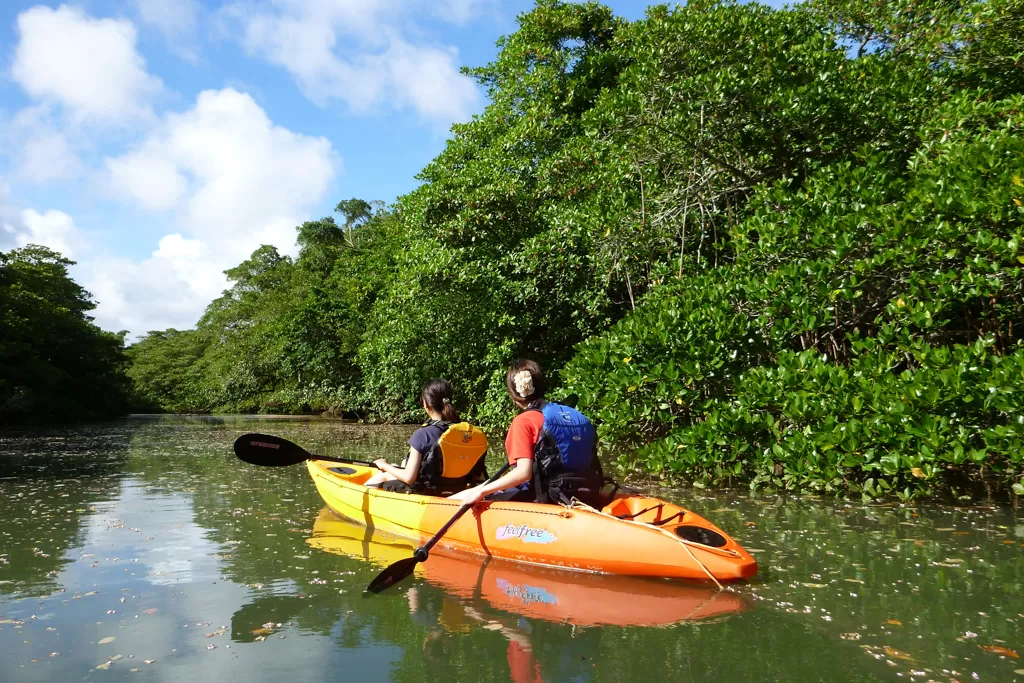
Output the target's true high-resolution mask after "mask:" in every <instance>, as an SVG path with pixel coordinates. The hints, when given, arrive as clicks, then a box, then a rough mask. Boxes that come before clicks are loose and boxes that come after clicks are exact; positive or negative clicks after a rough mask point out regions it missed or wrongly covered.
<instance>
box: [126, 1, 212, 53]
mask: <svg viewBox="0 0 1024 683" xmlns="http://www.w3.org/2000/svg"><path fill="white" fill-rule="evenodd" d="M135 9H136V11H137V12H138V15H139V19H140V20H141V21H142V23H143V24H146V25H147V26H152V27H153V28H155V29H157V30H158V31H160V33H162V34H163V36H164V38H165V39H166V40H167V43H168V44H169V45H170V46H171V49H172V50H173V51H174V52H176V53H177V54H178V55H179V56H181V57H184V58H185V59H187V60H189V61H191V62H195V61H197V49H196V47H195V45H194V43H195V37H196V29H197V27H198V25H199V11H200V7H199V2H198V0H135Z"/></svg>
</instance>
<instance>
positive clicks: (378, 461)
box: [373, 458, 388, 472]
mask: <svg viewBox="0 0 1024 683" xmlns="http://www.w3.org/2000/svg"><path fill="white" fill-rule="evenodd" d="M373 464H374V465H376V466H377V469H378V470H380V471H381V472H384V471H385V470H384V468H385V467H387V465H388V461H387V460H385V459H384V458H377V459H376V460H374V461H373Z"/></svg>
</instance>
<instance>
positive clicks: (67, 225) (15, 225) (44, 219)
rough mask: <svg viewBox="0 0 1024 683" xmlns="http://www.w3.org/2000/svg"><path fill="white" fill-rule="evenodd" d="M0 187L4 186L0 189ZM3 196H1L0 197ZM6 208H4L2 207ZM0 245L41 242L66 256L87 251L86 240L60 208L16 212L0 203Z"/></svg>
mask: <svg viewBox="0 0 1024 683" xmlns="http://www.w3.org/2000/svg"><path fill="white" fill-rule="evenodd" d="M0 190H4V191H5V192H4V193H5V194H6V190H5V188H0ZM0 199H4V201H6V200H5V198H0ZM5 209H6V210H5ZM0 221H2V223H0V228H2V230H0V232H2V233H3V235H2V236H0V240H2V241H0V247H2V248H6V249H10V248H15V247H18V248H20V247H24V246H25V245H27V244H41V245H42V246H44V247H49V248H50V249H53V250H54V251H56V252H60V254H62V255H63V256H66V257H68V258H72V259H73V258H77V257H79V256H81V254H82V253H83V252H86V251H88V249H89V244H88V240H87V239H86V238H85V236H84V235H83V234H82V232H81V231H80V230H79V229H78V227H77V226H76V225H75V222H74V220H72V218H71V216H69V215H67V214H66V213H64V212H63V211H57V210H55V209H51V210H49V211H47V212H46V213H39V212H38V211H36V210H34V209H25V210H23V211H20V212H15V211H12V210H11V209H10V208H9V207H8V206H0Z"/></svg>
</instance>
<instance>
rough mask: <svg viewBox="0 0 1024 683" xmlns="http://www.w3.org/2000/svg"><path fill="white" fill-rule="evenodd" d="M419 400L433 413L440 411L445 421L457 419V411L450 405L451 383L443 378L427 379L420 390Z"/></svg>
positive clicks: (456, 420) (455, 420)
mask: <svg viewBox="0 0 1024 683" xmlns="http://www.w3.org/2000/svg"><path fill="white" fill-rule="evenodd" d="M420 401H422V402H423V403H426V404H427V407H428V408H430V409H431V410H433V411H434V412H435V413H440V414H441V419H442V420H444V421H445V422H458V421H459V411H457V410H455V406H454V405H452V385H450V384H448V382H446V381H445V380H443V379H432V380H428V381H427V383H426V384H424V385H423V389H422V390H420Z"/></svg>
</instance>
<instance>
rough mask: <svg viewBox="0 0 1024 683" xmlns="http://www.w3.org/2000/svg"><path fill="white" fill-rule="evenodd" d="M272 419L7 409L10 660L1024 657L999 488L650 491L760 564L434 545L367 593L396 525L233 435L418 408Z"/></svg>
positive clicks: (361, 451) (856, 666) (319, 663)
mask: <svg viewBox="0 0 1024 683" xmlns="http://www.w3.org/2000/svg"><path fill="white" fill-rule="evenodd" d="M272 425H273V426H271V424H268V421H260V422H254V421H253V420H250V419H248V418H235V417H230V418H225V419H217V420H195V419H191V418H173V419H144V420H134V421H122V422H117V423H110V424H106V425H95V426H89V427H84V428H83V427H76V428H69V429H48V430H39V431H37V432H22V433H17V434H16V433H12V432H4V433H0V475H2V476H0V558H3V559H2V560H0V680H3V681H4V683H6V682H7V681H9V680H10V681H19V682H20V681H33V682H34V681H72V680H105V679H107V678H134V677H135V674H134V673H132V669H138V670H139V673H140V674H142V675H141V676H140V677H139V678H146V679H147V680H161V681H164V680H166V681H172V680H189V679H196V680H212V679H221V678H225V679H231V678H244V679H245V680H247V681H274V682H275V683H276V682H277V681H280V680H289V681H290V680H310V681H323V680H334V679H338V678H344V679H349V678H351V679H355V680H360V681H422V680H443V681H463V680H466V681H476V680H508V679H509V678H510V677H513V678H514V680H519V681H538V680H547V681H556V680H557V681H563V680H564V681H584V680H594V681H627V680H629V681H632V680H666V681H668V680H671V681H706V680H720V681H751V682H754V681H764V680H792V681H804V680H807V681H850V680H857V681H871V680H911V679H916V680H920V681H927V680H929V679H931V680H936V681H943V682H944V683H948V682H949V681H951V680H953V679H955V680H959V681H961V682H962V683H967V681H973V680H975V678H974V674H977V679H978V680H981V681H1013V680H1021V681H1024V674H1020V675H1018V674H1016V673H1015V672H1016V671H1017V670H1022V671H1024V666H1022V660H1021V659H1020V658H1019V657H1017V658H1015V657H1014V655H1015V654H1024V642H1022V641H1021V637H1020V633H1021V632H1022V631H1021V625H1022V623H1024V597H1022V595H1024V547H1022V546H1024V522H1022V520H1021V519H1020V518H1019V517H1017V516H1015V512H1014V511H1012V510H1010V509H1008V508H998V507H983V506H975V507H964V508H962V509H955V508H948V507H929V506H924V505H914V506H896V505H887V506H877V505H861V504H859V503H858V504H852V503H835V502H829V501H824V500H812V499H792V498H788V499H786V498H765V499H756V498H755V499H752V498H751V497H749V496H746V495H737V494H735V493H729V492H724V493H714V494H712V493H704V492H699V491H693V490H689V491H656V492H655V491H652V492H653V493H656V494H658V495H660V496H661V497H665V498H668V499H670V500H674V501H678V502H680V503H682V504H684V505H686V506H688V507H691V508H692V509H694V510H695V511H696V512H698V513H699V514H702V515H705V516H707V517H708V518H709V519H711V520H713V521H714V522H715V523H716V524H719V525H720V526H722V528H723V529H725V530H726V531H727V532H729V533H730V534H732V535H734V536H735V537H736V538H737V540H738V541H740V542H741V543H742V544H743V545H744V547H747V548H749V549H751V550H757V551H758V560H759V562H760V564H761V567H762V572H761V574H760V575H759V576H758V577H757V580H756V581H755V582H753V583H751V584H750V585H747V586H738V587H735V588H734V590H733V591H731V592H728V593H724V594H718V593H716V592H715V591H713V590H709V589H708V588H705V587H703V586H693V585H689V586H688V585H686V584H673V583H670V582H664V583H663V582H647V581H643V580H640V581H639V583H635V581H636V580H625V581H624V583H623V582H620V581H622V580H620V579H614V578H612V577H592V576H589V575H577V574H571V575H569V576H570V577H571V580H566V579H565V578H564V575H562V574H561V572H554V574H553V575H552V574H550V573H548V572H546V571H545V570H537V569H531V568H524V567H520V566H518V565H512V566H507V565H506V566H502V565H501V564H499V563H494V562H492V563H488V564H484V563H482V562H476V563H469V564H467V563H466V562H463V561H460V560H454V559H451V558H445V557H442V556H439V555H435V556H432V557H431V558H430V560H429V561H428V562H427V563H426V564H425V565H421V568H420V569H421V573H420V574H419V575H418V576H416V577H412V578H410V579H408V580H407V581H406V582H403V584H402V585H400V586H398V587H396V590H389V591H387V592H385V593H384V594H381V595H377V596H372V597H366V596H364V593H363V588H364V587H365V586H366V584H367V583H368V582H369V581H370V580H371V579H372V578H373V576H374V575H375V574H376V573H377V571H378V570H379V568H380V565H381V564H383V563H386V562H388V561H390V560H391V559H394V558H397V557H405V556H406V555H407V554H408V553H409V552H410V549H409V548H408V547H407V546H404V545H400V544H401V542H400V541H399V540H398V539H389V538H387V537H383V538H381V537H378V536H375V535H373V534H372V533H371V534H369V536H368V535H367V534H368V533H369V532H367V531H366V530H365V529H364V528H362V527H355V528H353V527H351V526H348V527H347V528H346V527H345V526H344V523H342V522H340V521H339V520H335V519H332V518H330V517H327V516H325V515H324V514H323V511H322V508H323V501H322V500H320V498H319V496H318V495H317V493H316V490H315V488H314V486H313V484H312V482H311V481H310V479H309V476H308V474H307V473H306V472H305V470H304V469H303V468H301V467H294V468H255V467H244V466H240V464H239V462H238V461H237V459H236V458H234V456H233V455H232V453H231V444H232V442H233V441H234V439H235V438H236V437H237V436H239V435H240V434H242V433H244V432H250V431H273V432H275V433H279V434H281V435H282V436H284V437H286V438H289V439H291V440H293V441H296V442H297V443H300V444H303V445H304V446H307V447H308V448H310V449H311V450H315V451H317V452H322V453H325V454H335V455H340V456H345V457H352V458H357V459H362V460H366V459H372V458H374V457H377V456H379V455H391V456H395V455H396V454H397V455H398V456H399V457H400V454H401V452H402V451H403V450H404V446H403V444H404V441H405V439H406V438H407V437H408V435H409V434H410V433H411V431H412V428H410V427H393V428H392V427H386V428H367V427H363V426H354V425H347V424H338V423H332V422H330V421H327V420H276V421H273V423H272ZM560 577H561V578H560ZM146 662H149V663H146ZM97 667H101V668H100V669H99V670H97ZM916 672H923V673H922V674H921V675H917V673H916ZM897 674H902V677H900V676H898V675H897Z"/></svg>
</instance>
